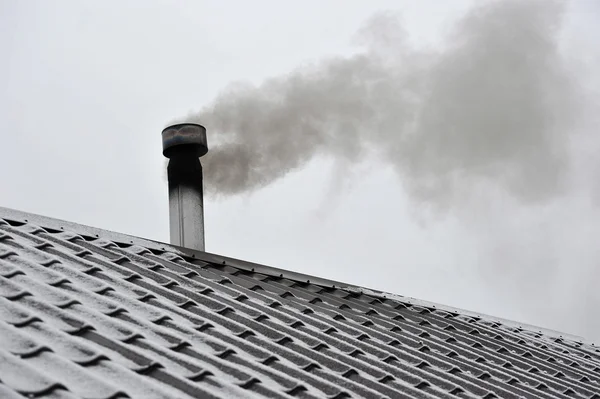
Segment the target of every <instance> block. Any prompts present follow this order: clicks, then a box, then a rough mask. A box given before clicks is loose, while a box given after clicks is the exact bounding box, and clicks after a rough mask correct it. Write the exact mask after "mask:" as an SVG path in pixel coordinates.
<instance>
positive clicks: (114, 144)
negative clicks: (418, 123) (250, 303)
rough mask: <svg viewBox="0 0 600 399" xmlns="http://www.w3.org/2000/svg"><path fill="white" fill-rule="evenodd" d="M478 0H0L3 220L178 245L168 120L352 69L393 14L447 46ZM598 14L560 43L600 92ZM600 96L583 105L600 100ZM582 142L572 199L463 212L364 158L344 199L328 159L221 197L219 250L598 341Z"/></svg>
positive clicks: (598, 261)
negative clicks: (52, 223)
mask: <svg viewBox="0 0 600 399" xmlns="http://www.w3.org/2000/svg"><path fill="white" fill-rule="evenodd" d="M472 3H473V2H472V1H467V0H464V1H463V0H452V1H450V0H449V1H445V2H441V1H419V2H417V1H398V0H390V1H383V0H380V1H370V2H366V1H359V0H357V1H302V2H291V1H290V2H283V1H276V0H273V1H267V0H255V1H252V2H247V1H241V0H240V1H178V2H170V1H141V0H140V1H96V2H91V1H66V0H65V1H55V2H48V1H16V0H14V1H11V0H0V31H1V34H0V50H1V54H2V60H3V61H2V62H0V123H1V129H2V130H1V131H2V134H1V136H0V137H1V140H2V141H1V144H0V148H1V150H2V156H0V173H1V179H2V184H0V206H4V207H9V208H15V209H18V210H23V211H28V212H33V213H38V214H42V215H45V216H50V217H55V218H59V219H66V220H70V221H74V222H78V223H83V224H87V225H92V226H95V227H100V228H104V229H108V230H114V231H118V232H122V233H127V234H132V235H136V236H140V237H144V238H150V239H155V240H159V241H168V236H169V231H168V200H167V187H166V181H165V177H164V175H165V172H164V167H165V163H164V159H163V157H162V154H161V140H160V132H161V130H162V128H163V127H164V126H165V125H166V124H167V123H169V122H170V121H172V120H173V119H174V118H179V117H181V116H185V115H187V114H188V113H190V112H195V111H198V110H200V109H202V108H203V107H205V106H207V105H208V104H210V103H211V102H212V100H213V99H214V98H215V97H216V96H217V95H219V94H220V93H221V92H222V90H223V88H225V87H228V85H229V84H230V83H232V82H238V81H244V82H249V83H251V84H255V85H259V84H260V83H261V82H263V81H264V80H265V79H268V78H270V77H276V76H285V75H286V74H288V73H290V72H291V71H294V70H296V69H297V68H298V67H301V66H303V65H308V64H310V63H313V62H317V61H319V60H321V59H323V58H327V57H330V56H341V57H350V56H351V55H353V54H355V53H356V52H357V51H359V50H358V49H357V47H356V45H355V44H356V40H354V39H355V38H356V32H357V30H358V29H360V28H361V26H363V24H364V23H365V21H366V20H367V19H368V18H369V17H370V16H371V15H373V14H375V13H377V12H380V11H384V10H392V11H398V12H399V13H400V15H401V17H402V21H403V24H404V28H405V29H406V31H407V32H408V34H409V40H410V43H411V46H413V47H415V48H419V49H428V48H436V47H438V46H439V45H440V43H442V42H444V40H445V39H447V38H448V37H449V32H450V31H451V29H452V26H453V25H454V24H455V22H456V21H457V20H458V19H460V18H461V17H462V16H463V15H464V14H465V13H466V12H467V10H468V9H469V8H470V7H471V6H472ZM598 4H599V3H598V2H597V1H595V0H589V1H586V0H579V1H573V2H571V3H569V5H568V7H567V12H566V14H565V23H564V29H563V31H562V33H561V39H560V44H561V49H562V51H564V54H565V56H566V57H568V58H569V59H571V60H574V63H573V65H576V66H577V68H578V70H577V75H578V76H585V86H586V88H587V89H589V88H592V89H593V90H596V93H598V90H597V89H598V87H600V85H599V83H600V80H599V79H598V77H599V75H598V74H597V73H595V71H597V70H599V67H600V62H599V60H600V54H599V51H598V49H599V48H600V28H599V26H600V25H598V21H600V7H598ZM593 90H591V91H589V92H590V93H592V94H590V95H589V97H585V98H580V103H579V104H578V107H581V108H582V109H584V108H585V109H588V108H589V109H594V107H597V106H598V103H597V102H594V101H595V99H597V97H595V96H594V95H593ZM458 101H460V99H457V102H458ZM591 115H593V113H591ZM596 122H597V119H595V120H594V119H593V117H592V116H590V117H586V119H585V120H584V121H582V122H581V123H580V124H579V126H578V128H579V129H582V130H583V131H584V132H585V131H588V132H591V131H592V130H591V129H595V130H596V131H597V126H598V125H597V123H596ZM207 127H208V138H209V146H210V143H211V131H210V126H207ZM584 136H585V140H583V141H582V140H579V141H578V142H577V143H576V144H577V145H574V146H573V148H570V149H569V151H572V152H573V157H572V158H573V159H576V160H578V162H575V164H576V167H575V169H574V170H575V172H573V173H574V175H573V176H574V178H573V179H571V180H569V181H570V182H571V183H572V186H573V187H575V188H573V189H569V190H568V191H567V192H566V193H565V194H564V195H561V196H559V197H556V198H554V197H553V198H552V199H551V200H548V201H544V202H543V203H535V204H528V205H523V204H512V203H511V205H507V204H506V203H505V202H504V201H501V200H499V201H497V203H496V202H494V201H492V202H493V203H491V204H486V206H485V207H481V209H480V207H478V206H475V207H471V206H469V207H466V208H464V209H459V210H458V211H456V212H442V213H436V212H433V213H431V212H428V209H429V208H428V206H427V204H422V206H420V205H419V204H418V203H415V201H414V200H412V199H410V198H409V197H408V195H407V193H406V186H404V185H403V184H401V182H400V181H399V179H398V174H397V173H396V172H395V171H394V170H393V167H391V166H390V165H387V164H385V163H383V164H382V163H378V162H375V161H368V162H362V163H361V165H359V167H358V168H355V169H353V170H352V172H351V173H350V172H348V173H346V174H345V175H344V176H343V177H344V178H345V179H347V178H350V179H351V180H352V181H353V184H350V185H344V184H339V182H338V178H339V174H338V173H336V169H335V166H334V165H333V164H332V162H331V159H328V158H327V157H317V158H315V159H314V160H313V161H311V162H309V163H308V164H307V165H306V166H304V167H302V168H299V169H297V170H294V171H293V172H291V173H290V174H287V175H286V176H285V177H284V178H283V179H279V180H277V181H275V182H274V183H273V184H271V185H268V186H267V187H265V188H261V189H259V190H255V191H252V192H250V193H242V194H240V195H235V196H230V197H220V198H214V197H209V198H207V199H206V200H205V201H206V202H205V212H206V247H207V250H208V251H209V252H214V253H218V254H223V255H227V256H231V257H236V258H241V259H245V260H250V261H254V262H259V263H264V264H268V265H273V266H277V267H280V268H285V269H290V270H294V271H298V272H302V273H306V274H311V275H318V276H321V277H326V278H331V279H334V280H338V281H344V282H348V283H352V284H357V285H362V286H366V287H369V288H374V289H379V290H384V291H387V292H392V293H395V294H400V295H405V296H411V297H415V298H419V299H424V300H429V301H433V302H437V303H443V304H446V305H450V306H455V307H460V308H465V309H469V310H474V311H477V312H483V313H487V314H491V315H494V316H498V317H504V318H509V319H514V320H518V321H521V322H524V323H529V324H534V325H539V326H542V327H546V328H550V329H556V330H560V331H564V332H566V333H572V334H577V335H582V336H584V337H586V338H588V339H590V340H596V342H598V341H599V340H600V317H599V316H598V312H597V309H598V308H599V307H600V293H599V292H598V291H600V290H599V284H600V283H599V279H598V277H599V276H600V270H599V269H600V247H599V246H598V237H600V209H598V206H599V204H600V199H599V198H600V197H598V195H597V194H598V192H600V184H599V183H598V182H599V181H600V179H597V178H596V179H595V178H594V176H598V173H597V171H599V170H600V162H597V161H596V160H595V157H594V154H595V152H594V151H595V150H599V149H600V146H599V145H598V141H597V140H594V138H595V135H594V134H584ZM586 140H587V141H586ZM210 173H211V170H209V169H208V168H205V174H210ZM590 176H591V177H590Z"/></svg>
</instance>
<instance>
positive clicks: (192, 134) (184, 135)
mask: <svg viewBox="0 0 600 399" xmlns="http://www.w3.org/2000/svg"><path fill="white" fill-rule="evenodd" d="M162 144H163V155H164V156H165V157H167V158H171V157H172V156H173V155H175V153H176V151H174V150H175V148H179V149H182V148H184V146H185V147H186V148H189V149H192V150H194V151H195V152H196V153H197V154H198V157H201V156H203V155H205V154H206V153H207V152H208V144H207V142H206V128H205V127H204V126H202V125H198V124H196V123H178V124H176V125H172V126H168V127H166V128H165V129H164V130H163V131H162Z"/></svg>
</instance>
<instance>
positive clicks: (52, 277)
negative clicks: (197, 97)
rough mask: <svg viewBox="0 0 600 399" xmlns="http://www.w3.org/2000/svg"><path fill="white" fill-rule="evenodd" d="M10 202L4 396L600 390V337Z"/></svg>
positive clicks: (0, 360) (2, 266) (2, 252)
mask: <svg viewBox="0 0 600 399" xmlns="http://www.w3.org/2000/svg"><path fill="white" fill-rule="evenodd" d="M309 280H310V281H306V278H305V277H304V276H301V275H297V274H293V273H285V274H284V273H283V272H281V271H280V270H278V269H273V268H268V267H265V266H260V265H256V266H253V265H252V264H250V263H246V262H241V261H237V262H236V261H232V260H229V259H228V258H220V257H217V256H214V255H210V254H204V253H200V252H195V251H187V250H182V249H181V248H177V247H173V246H169V245H167V244H160V243H156V242H152V241H147V240H142V239H134V238H131V237H127V236H124V235H119V234H116V233H111V232H105V231H104V232H103V231H101V230H96V229H92V228H85V227H83V226H77V225H74V224H70V223H66V222H60V221H55V220H51V219H46V218H42V217H35V216H31V215H29V216H28V215H27V214H23V213H19V212H15V211H11V210H7V209H2V208H0V397H2V398H13V397H15V398H16V397H22V396H21V395H31V396H33V397H37V396H44V397H52V398H74V397H85V398H117V397H132V398H133V397H135V398H175V397H182V398H187V397H273V398H278V397H281V398H283V397H299V398H321V397H330V398H344V397H368V398H371V397H392V398H398V397H415V398H428V397H438V398H445V397H485V398H493V397H501V398H510V397H519V396H522V397H528V398H531V397H540V398H562V397H584V398H600V394H598V393H599V392H600V353H599V349H598V347H595V346H593V345H591V344H585V343H582V342H579V341H577V340H574V339H571V338H566V337H563V338H560V337H554V336H552V335H551V334H545V333H542V332H538V331H535V330H530V329H528V328H520V327H519V326H518V325H514V324H512V323H501V322H498V321H496V320H495V319H491V318H487V317H475V316H473V315H472V314H471V313H468V312H456V311H452V310H450V311H449V310H448V309H446V308H442V309H440V307H439V306H437V307H436V306H434V305H427V304H424V303H419V304H418V305H415V304H414V302H412V301H409V300H407V299H404V298H402V297H397V296H392V297H387V295H384V294H382V293H377V292H373V291H368V290H365V291H364V292H361V290H360V289H357V288H352V287H350V288H348V287H344V288H342V287H340V286H339V284H338V285H336V284H335V283H334V282H329V281H327V280H320V279H309Z"/></svg>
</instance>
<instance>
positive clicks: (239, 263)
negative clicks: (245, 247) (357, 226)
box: [0, 207, 360, 288]
mask: <svg viewBox="0 0 600 399" xmlns="http://www.w3.org/2000/svg"><path fill="white" fill-rule="evenodd" d="M0 219H6V220H11V221H15V222H19V223H29V224H35V225H37V226H39V227H42V228H49V229H52V230H57V231H70V232H73V233H76V234H78V235H82V236H87V237H91V238H102V239H105V240H109V241H113V242H116V243H121V244H127V245H139V246H142V247H145V248H148V249H154V250H157V251H167V252H172V253H175V254H177V255H179V256H182V257H185V258H188V259H190V260H192V259H196V260H200V261H205V262H211V263H217V264H223V265H229V266H232V267H236V268H239V269H242V270H247V271H255V272H257V273H261V274H265V275H269V276H273V277H284V278H288V279H290V280H294V281H297V282H307V281H310V282H311V283H313V284H316V285H320V286H324V287H336V288H337V287H354V288H360V287H358V286H354V285H352V284H348V283H343V282H339V281H335V280H329V279H326V278H321V277H317V276H311V275H307V274H303V273H299V272H294V271H290V270H286V269H280V268H276V267H272V266H267V265H263V264H260V263H254V262H249V261H245V260H241V259H236V258H231V257H228V256H224V255H218V254H213V253H210V252H202V251H197V250H193V249H189V248H183V247H179V246H176V245H172V244H168V243H164V242H160V241H156V240H151V239H146V238H142V237H137V236H133V235H129V234H123V233H117V232H114V231H110V230H105V229H101V228H97V227H92V226H87V225H83V224H79V223H74V222H68V221H64V220H60V219H55V218H51V217H48V216H42V215H38V214H34V213H28V212H23V211H19V210H15V209H11V208H5V207H0Z"/></svg>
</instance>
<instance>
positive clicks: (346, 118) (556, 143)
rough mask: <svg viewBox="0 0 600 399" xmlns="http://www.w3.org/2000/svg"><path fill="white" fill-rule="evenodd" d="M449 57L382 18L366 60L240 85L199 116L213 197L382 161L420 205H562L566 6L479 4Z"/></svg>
mask: <svg viewBox="0 0 600 399" xmlns="http://www.w3.org/2000/svg"><path fill="white" fill-rule="evenodd" d="M478 4H479V6H477V7H476V8H474V9H472V10H471V11H470V12H469V13H468V14H467V15H466V16H464V17H463V18H462V19H461V20H460V21H459V23H458V24H457V25H456V27H455V28H454V30H453V32H452V33H451V35H449V37H447V38H446V40H445V44H444V45H443V46H442V48H441V49H439V50H436V51H429V52H424V51H419V50H418V49H415V48H413V47H411V45H410V43H409V41H408V40H407V39H408V38H407V37H406V35H405V32H404V31H403V29H402V27H401V25H400V22H399V20H398V18H396V16H395V15H392V14H380V15H376V16H375V17H372V18H371V19H370V20H369V21H368V23H367V24H366V25H365V26H364V27H363V28H362V29H361V30H360V31H359V32H358V39H359V43H360V44H361V45H362V46H363V47H361V49H362V51H361V52H359V53H358V54H356V55H354V56H352V57H349V58H332V59H328V60H324V61H322V62H320V63H317V64H315V65H313V66H310V67H305V68H302V69H299V70H296V71H294V72H292V73H290V74H288V75H285V76H282V77H278V78H274V79H271V80H268V81H266V82H264V83H263V84H262V85H260V86H251V85H236V86H232V87H230V88H228V89H227V90H225V91H223V92H222V93H221V94H220V95H219V96H218V98H217V99H216V100H215V101H214V102H213V103H212V104H210V105H209V106H208V107H206V108H205V109H203V110H202V111H200V112H199V113H198V114H194V115H191V116H188V118H186V119H188V120H190V119H191V120H192V121H195V122H198V123H201V124H204V125H205V126H207V128H208V130H209V132H210V144H211V149H210V152H209V155H207V156H206V158H204V159H203V161H204V164H205V165H206V170H207V171H210V173H206V183H205V184H206V186H207V190H208V191H209V192H213V193H217V194H223V195H230V194H238V193H242V192H249V191H252V190H256V189H259V188H261V187H263V186H265V185H268V184H270V183H272V182H274V181H276V180H277V179H280V178H282V177H283V176H285V175H286V174H287V173H288V172H290V171H292V170H294V169H298V168H301V167H302V166H304V165H305V164H306V163H308V162H309V161H311V160H312V159H313V158H315V157H317V156H326V157H332V158H333V159H334V160H335V161H336V162H339V163H340V164H342V165H344V167H347V166H348V165H353V164H356V163H358V162H359V161H361V160H363V159H365V158H366V157H377V159H378V160H383V161H384V162H387V163H389V164H391V165H392V166H393V167H394V168H395V170H396V171H397V172H398V176H399V178H400V179H399V183H400V184H403V185H404V186H405V189H406V191H407V192H408V194H409V195H410V196H411V197H412V198H414V199H416V200H418V201H427V202H430V203H432V204H433V205H437V206H440V207H452V206H453V205H455V203H459V202H460V203H462V202H464V201H465V200H466V199H468V198H470V197H472V196H473V195H476V193H478V192H480V191H481V189H482V188H492V189H496V190H501V191H503V192H507V193H509V194H510V195H511V196H512V197H515V198H517V199H519V200H521V201H526V202H537V201H540V200H544V199H546V198H548V197H553V196H555V195H556V194H559V193H561V191H562V189H563V188H564V185H565V170H566V168H567V166H568V164H569V157H568V154H569V153H568V151H567V149H566V141H567V139H568V137H569V134H570V129H571V123H572V121H573V120H574V119H575V116H576V115H575V113H576V110H577V108H576V107H574V106H573V98H574V97H575V96H576V95H577V93H576V85H575V82H574V81H573V79H572V78H571V76H570V75H569V73H568V71H567V70H566V68H565V65H564V61H563V58H562V57H561V54H560V53H559V49H558V44H557V43H558V33H559V28H560V25H561V16H562V11H563V10H562V7H561V4H559V3H556V2H551V1H543V0H540V1H518V0H514V1H494V2H485V3H478Z"/></svg>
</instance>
